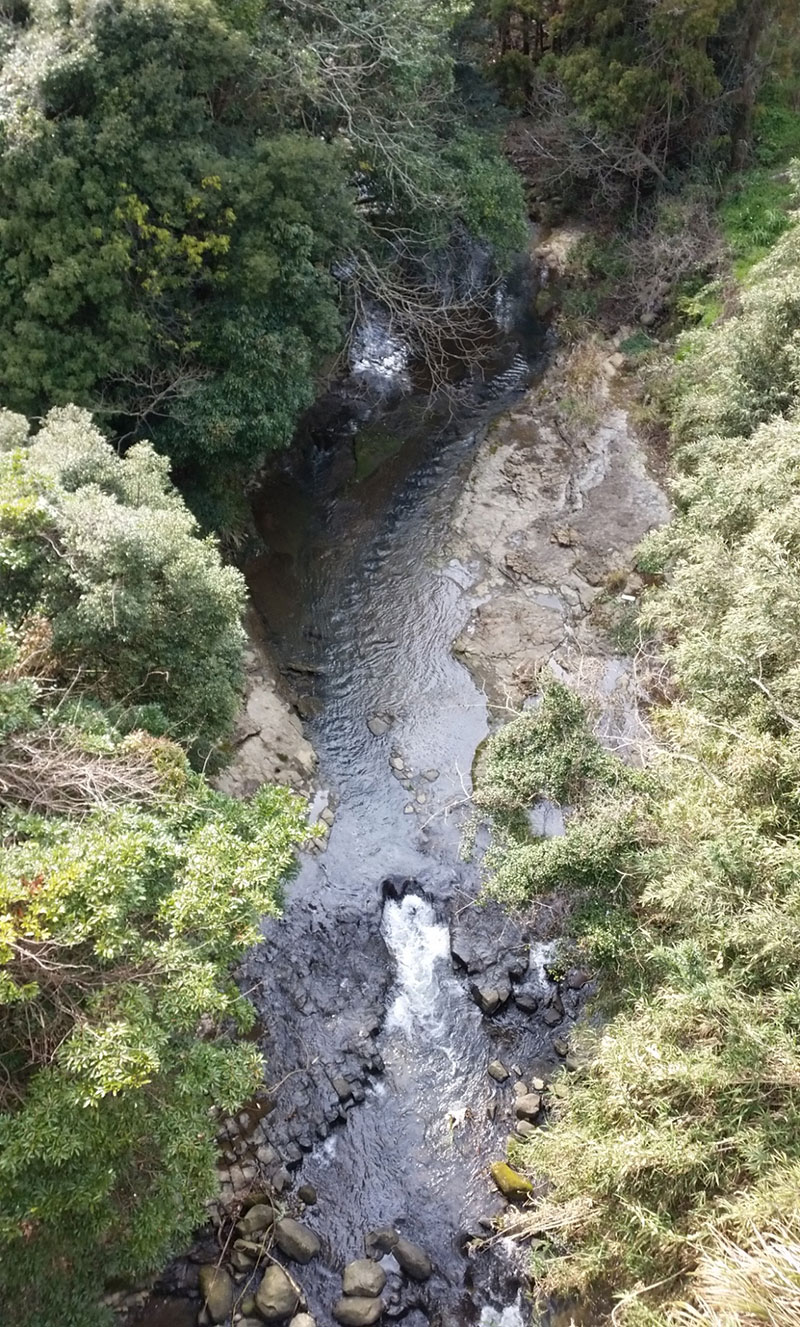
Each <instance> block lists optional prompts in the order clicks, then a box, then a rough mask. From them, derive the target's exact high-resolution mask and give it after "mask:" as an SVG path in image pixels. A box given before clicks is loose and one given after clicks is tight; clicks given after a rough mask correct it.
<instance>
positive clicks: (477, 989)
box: [469, 982, 503, 1014]
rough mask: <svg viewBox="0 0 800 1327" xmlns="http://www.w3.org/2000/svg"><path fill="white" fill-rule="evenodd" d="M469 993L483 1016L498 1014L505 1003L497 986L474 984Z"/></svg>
mask: <svg viewBox="0 0 800 1327" xmlns="http://www.w3.org/2000/svg"><path fill="white" fill-rule="evenodd" d="M469 993H470V995H471V996H472V998H473V1000H474V1001H475V1003H476V1005H477V1006H478V1008H479V1009H480V1011H481V1013H482V1014H494V1013H496V1012H497V1010H498V1009H499V1008H500V1006H501V1004H502V1003H503V1001H502V998H501V994H500V991H499V990H498V989H497V987H496V986H479V985H478V983H477V982H472V983H471V985H470V988H469Z"/></svg>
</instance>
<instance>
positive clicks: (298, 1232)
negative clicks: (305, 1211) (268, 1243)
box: [275, 1216, 322, 1263]
mask: <svg viewBox="0 0 800 1327" xmlns="http://www.w3.org/2000/svg"><path fill="white" fill-rule="evenodd" d="M275 1243H276V1244H277V1246H278V1248H279V1249H280V1250H281V1252H282V1253H285V1254H286V1256H287V1258H293V1259H294V1261H295V1262H299V1263H307V1262H311V1259H312V1258H315V1257H316V1255H317V1254H318V1253H319V1251H320V1248H321V1247H322V1246H321V1244H320V1241H319V1237H318V1236H317V1235H315V1234H314V1232H313V1230H309V1229H308V1227H307V1226H302V1225H301V1224H300V1222H299V1221H295V1220H294V1219H293V1218H292V1217H290V1216H284V1217H282V1218H281V1220H280V1221H278V1222H277V1223H276V1225H275Z"/></svg>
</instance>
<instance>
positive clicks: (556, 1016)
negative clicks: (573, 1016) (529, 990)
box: [542, 1009, 562, 1028]
mask: <svg viewBox="0 0 800 1327" xmlns="http://www.w3.org/2000/svg"><path fill="white" fill-rule="evenodd" d="M561 1018H562V1015H561V1014H560V1013H559V1012H558V1010H557V1009H545V1011H544V1013H543V1014H542V1022H543V1023H545V1024H546V1026H547V1027H549V1028H554V1027H557V1026H558V1024H559V1023H560V1022H561Z"/></svg>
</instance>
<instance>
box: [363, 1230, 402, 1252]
mask: <svg viewBox="0 0 800 1327" xmlns="http://www.w3.org/2000/svg"><path fill="white" fill-rule="evenodd" d="M399 1238H400V1235H399V1233H398V1231H396V1230H393V1229H392V1227H391V1226H379V1227H378V1229H377V1230H370V1231H369V1233H368V1234H367V1235H365V1236H364V1248H365V1249H366V1251H367V1257H368V1258H381V1257H383V1255H384V1253H391V1252H392V1250H393V1249H394V1247H395V1245H396V1243H397V1241H398V1240H399Z"/></svg>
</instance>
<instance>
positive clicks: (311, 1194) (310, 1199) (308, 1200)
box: [297, 1184, 317, 1207]
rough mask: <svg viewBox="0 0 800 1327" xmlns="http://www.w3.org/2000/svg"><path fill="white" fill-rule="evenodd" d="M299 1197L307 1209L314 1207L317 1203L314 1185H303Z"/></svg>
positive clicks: (298, 1192) (298, 1193) (298, 1191)
mask: <svg viewBox="0 0 800 1327" xmlns="http://www.w3.org/2000/svg"><path fill="white" fill-rule="evenodd" d="M297 1196H298V1198H299V1199H300V1200H301V1202H304V1203H305V1205H306V1207H313V1206H314V1204H315V1203H316V1201H317V1191H316V1189H315V1188H314V1185H313V1184H301V1185H300V1188H299V1189H298V1190H297Z"/></svg>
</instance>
